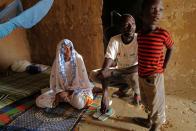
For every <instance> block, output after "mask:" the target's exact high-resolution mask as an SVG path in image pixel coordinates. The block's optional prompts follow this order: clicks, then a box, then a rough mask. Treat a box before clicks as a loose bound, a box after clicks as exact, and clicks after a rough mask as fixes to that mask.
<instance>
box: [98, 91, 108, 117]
mask: <svg viewBox="0 0 196 131" xmlns="http://www.w3.org/2000/svg"><path fill="white" fill-rule="evenodd" d="M108 110H109V97H108V91H105V92H104V94H103V97H102V101H101V109H100V111H101V113H103V114H105V113H107V112H108Z"/></svg>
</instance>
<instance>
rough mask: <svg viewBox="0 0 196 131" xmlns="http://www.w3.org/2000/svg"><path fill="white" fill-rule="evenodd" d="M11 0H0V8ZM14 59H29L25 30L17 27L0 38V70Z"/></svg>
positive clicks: (5, 67)
mask: <svg viewBox="0 0 196 131" xmlns="http://www.w3.org/2000/svg"><path fill="white" fill-rule="evenodd" d="M12 1H13V0H1V1H0V10H1V9H3V8H4V7H5V6H6V5H8V4H9V3H10V2H12ZM16 60H29V61H30V50H29V44H28V40H27V36H26V31H25V30H22V29H17V30H15V31H13V32H12V33H11V34H10V35H9V36H7V37H5V38H3V39H0V71H1V70H5V69H7V68H8V67H9V66H10V65H11V64H12V63H13V62H14V61H16Z"/></svg>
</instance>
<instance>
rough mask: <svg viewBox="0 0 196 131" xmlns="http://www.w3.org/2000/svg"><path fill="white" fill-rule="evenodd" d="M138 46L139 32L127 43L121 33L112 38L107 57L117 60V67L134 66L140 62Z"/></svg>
mask: <svg viewBox="0 0 196 131" xmlns="http://www.w3.org/2000/svg"><path fill="white" fill-rule="evenodd" d="M137 48H138V44H137V34H135V36H134V39H133V41H132V42H131V43H129V44H127V45H126V44H124V43H123V42H122V39H121V34H119V35H116V36H113V37H112V38H111V39H110V42H109V44H108V47H107V50H106V54H105V57H106V58H111V59H112V60H117V68H126V67H130V66H134V65H137V64H138V58H137Z"/></svg>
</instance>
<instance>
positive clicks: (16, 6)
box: [0, 0, 23, 24]
mask: <svg viewBox="0 0 196 131" xmlns="http://www.w3.org/2000/svg"><path fill="white" fill-rule="evenodd" d="M22 11H23V7H22V3H21V1H20V0H15V1H13V2H12V3H11V4H9V5H8V6H7V7H6V8H5V9H3V10H2V11H0V24H2V23H4V22H6V21H9V20H10V19H12V18H14V17H16V16H17V15H19V14H20V13H21V12H22Z"/></svg>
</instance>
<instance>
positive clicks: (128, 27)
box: [120, 14, 136, 37]
mask: <svg viewBox="0 0 196 131" xmlns="http://www.w3.org/2000/svg"><path fill="white" fill-rule="evenodd" d="M120 27H121V34H122V35H123V36H125V37H133V36H134V33H135V30H136V24H135V19H134V18H133V17H132V16H131V15H129V14H124V15H122V16H121V19H120Z"/></svg>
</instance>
